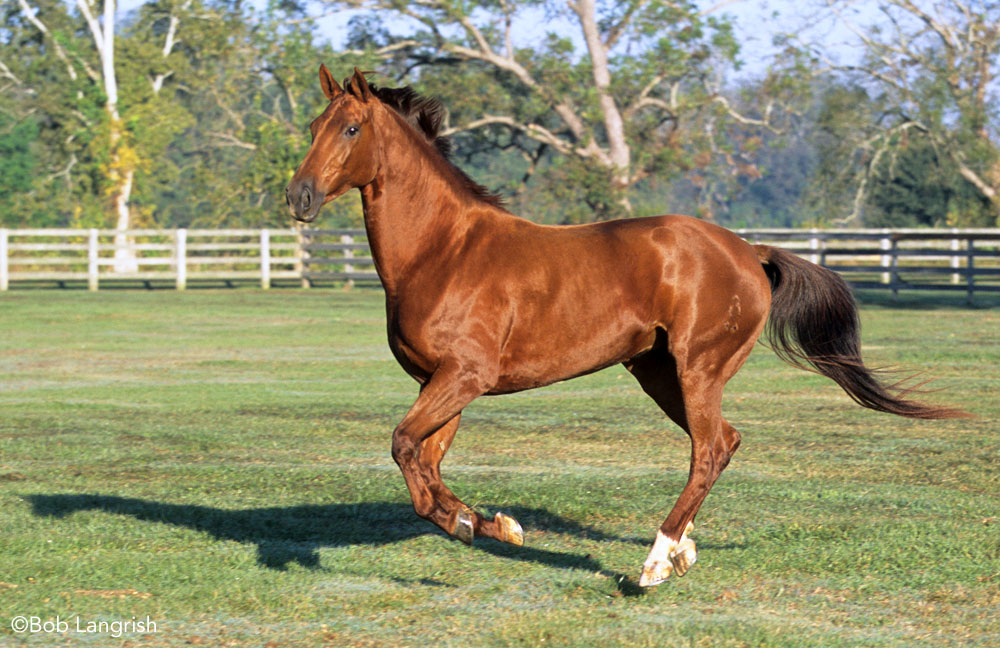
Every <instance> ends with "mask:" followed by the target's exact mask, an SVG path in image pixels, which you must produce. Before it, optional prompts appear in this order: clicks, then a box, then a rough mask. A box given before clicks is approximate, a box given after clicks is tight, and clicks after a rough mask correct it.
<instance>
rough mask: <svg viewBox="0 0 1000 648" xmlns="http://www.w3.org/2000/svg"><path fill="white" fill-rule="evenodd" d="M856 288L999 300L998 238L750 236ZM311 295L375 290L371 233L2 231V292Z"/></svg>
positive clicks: (918, 233)
mask: <svg viewBox="0 0 1000 648" xmlns="http://www.w3.org/2000/svg"><path fill="white" fill-rule="evenodd" d="M737 233H738V234H740V235H741V236H743V237H744V238H746V239H747V240H749V241H751V242H762V243H768V244H771V245H777V246H780V247H784V248H786V249H789V250H792V251H794V252H796V253H798V254H800V255H802V256H804V257H806V258H808V259H810V260H812V261H814V262H815V263H819V264H821V265H824V266H826V267H829V268H831V269H833V270H836V271H837V272H840V273H841V274H842V275H843V276H844V277H845V278H846V279H847V280H848V281H849V282H851V283H852V284H853V285H855V286H857V287H863V288H876V289H888V290H891V291H893V293H896V292H898V291H899V290H959V291H965V292H966V293H968V296H969V298H970V299H971V298H972V297H973V296H974V294H975V293H976V292H987V291H1000V229H976V230H969V229H952V230H870V229H869V230H803V229H748V230H737ZM238 282H242V283H246V282H253V283H259V285H260V286H261V287H262V288H269V287H271V286H272V285H288V286H292V285H294V286H299V285H301V286H303V287H309V286H313V285H320V284H330V283H347V284H353V283H355V282H365V283H373V284H374V283H377V282H378V277H377V275H376V274H375V268H374V262H373V260H372V257H371V251H370V250H369V248H368V243H367V238H366V235H365V232H364V230H353V229H351V230H349V229H342V230H312V229H304V230H294V229H265V230H204V229H177V230H131V231H129V232H126V233H124V234H123V233H121V232H117V231H115V230H97V229H91V230H76V229H30V230H29V229H10V230H4V229H0V290H7V289H9V288H10V286H11V285H12V284H17V285H19V286H22V285H23V286H31V285H53V284H55V285H59V286H75V285H80V286H82V285H86V286H87V287H89V288H90V289H91V290H97V289H98V288H99V287H101V286H102V285H103V286H109V285H126V286H127V285H135V284H139V285H146V286H150V287H151V286H154V285H168V286H174V287H176V288H178V289H182V290H183V289H184V288H186V287H187V286H188V284H189V283H197V284H199V285H210V284H227V285H233V284H235V283H238Z"/></svg>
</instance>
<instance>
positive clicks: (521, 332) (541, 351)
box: [490, 305, 656, 394]
mask: <svg viewBox="0 0 1000 648" xmlns="http://www.w3.org/2000/svg"><path fill="white" fill-rule="evenodd" d="M581 306H582V305H581ZM585 310H586V309H585V307H584V308H582V309H581V311H585ZM655 336H656V331H655V326H653V325H651V324H650V323H649V322H647V321H645V320H644V318H642V317H639V316H637V315H636V314H635V313H631V312H629V311H627V310H620V309H619V310H617V311H616V312H611V311H610V310H609V311H608V312H607V313H606V314H605V315H603V316H600V315H597V314H595V313H594V312H580V313H575V314H574V316H572V317H565V318H556V319H553V318H551V317H548V318H546V317H540V318H530V319H529V318H526V319H525V320H524V321H522V322H520V323H515V325H514V327H512V330H511V335H510V337H509V338H508V340H507V344H506V345H505V346H504V349H503V351H502V353H501V357H500V371H499V376H498V380H497V383H496V386H495V387H494V389H493V390H491V392H490V393H497V394H499V393H510V392H515V391H522V390H525V389H532V388H535V387H541V386H543V385H549V384H551V383H554V382H559V381H562V380H568V379H570V378H575V377H577V376H582V375H585V374H589V373H593V372H595V371H600V370H601V369H604V368H606V367H609V366H611V365H614V364H618V363H620V362H623V361H624V360H626V359H628V358H630V357H633V356H635V355H637V354H639V353H641V352H643V351H645V350H648V349H649V348H651V347H652V345H653V342H654V340H655Z"/></svg>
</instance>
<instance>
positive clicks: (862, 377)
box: [754, 245, 969, 419]
mask: <svg viewBox="0 0 1000 648" xmlns="http://www.w3.org/2000/svg"><path fill="white" fill-rule="evenodd" d="M754 248H755V249H756V250H757V256H758V257H759V258H760V261H761V263H762V264H763V265H764V271H765V272H766V273H767V276H768V278H769V279H770V280H771V294H772V301H771V316H770V319H769V320H768V322H767V329H766V331H765V336H766V337H767V340H768V342H769V343H770V345H771V348H772V349H774V352H775V353H777V354H778V357H780V358H781V359H782V360H784V361H785V362H788V363H790V364H792V365H794V366H796V367H800V368H802V369H807V370H810V371H816V372H818V373H820V374H823V375H824V376H826V377H828V378H831V379H832V380H834V381H835V382H836V383H837V384H838V385H840V386H841V387H842V388H843V389H844V391H846V392H847V393H848V395H850V397H851V398H853V399H854V400H855V402H857V403H858V404H859V405H862V406H864V407H868V408H870V409H873V410H877V411H879V412H888V413H890V414H898V415H899V416H907V417H911V418H923V419H941V418H957V417H964V416H969V415H968V414H967V413H965V412H963V411H961V410H955V409H949V408H946V407H934V406H931V405H925V404H923V403H920V402H917V401H913V400H909V399H907V398H906V396H907V394H908V393H911V392H912V391H913V389H905V388H900V387H899V386H898V384H897V385H888V386H887V385H884V384H882V383H881V382H880V381H879V380H878V379H877V378H876V377H875V374H874V372H873V371H872V370H871V369H869V368H868V367H866V366H865V364H864V362H862V360H861V335H860V332H861V323H860V321H859V319H858V307H857V304H856V303H855V301H854V294H853V293H852V292H851V288H850V286H848V285H847V282H846V281H844V280H843V279H842V278H841V277H840V275H838V274H837V273H835V272H833V271H831V270H827V269H826V268H823V267H821V266H818V265H816V264H814V263H810V262H809V261H806V260H805V259H800V258H799V257H797V256H796V255H794V254H792V253H791V252H788V251H785V250H782V249H779V248H773V247H769V246H766V245H755V246H754Z"/></svg>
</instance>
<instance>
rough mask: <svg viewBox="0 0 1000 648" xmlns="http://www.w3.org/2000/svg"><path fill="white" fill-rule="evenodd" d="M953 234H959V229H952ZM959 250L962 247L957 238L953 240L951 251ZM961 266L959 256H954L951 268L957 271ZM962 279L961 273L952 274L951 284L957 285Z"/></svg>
mask: <svg viewBox="0 0 1000 648" xmlns="http://www.w3.org/2000/svg"><path fill="white" fill-rule="evenodd" d="M951 232H952V234H957V233H958V228H957V227H952V228H951ZM959 248H960V245H959V241H958V239H957V238H953V239H951V250H952V252H958V250H959ZM961 266H962V262H961V260H960V259H959V256H958V255H957V254H955V255H953V256H952V257H951V267H952V268H955V269H956V270H957V269H958V268H960V267H961ZM960 277H961V275H960V274H959V273H957V272H954V273H952V275H951V283H953V284H956V285H957V284H958V283H959V282H960V281H961V278H960Z"/></svg>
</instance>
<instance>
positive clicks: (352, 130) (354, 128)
mask: <svg viewBox="0 0 1000 648" xmlns="http://www.w3.org/2000/svg"><path fill="white" fill-rule="evenodd" d="M344 134H345V135H347V136H348V137H354V136H355V135H357V134H358V127H357V126H348V127H347V130H346V131H344Z"/></svg>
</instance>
